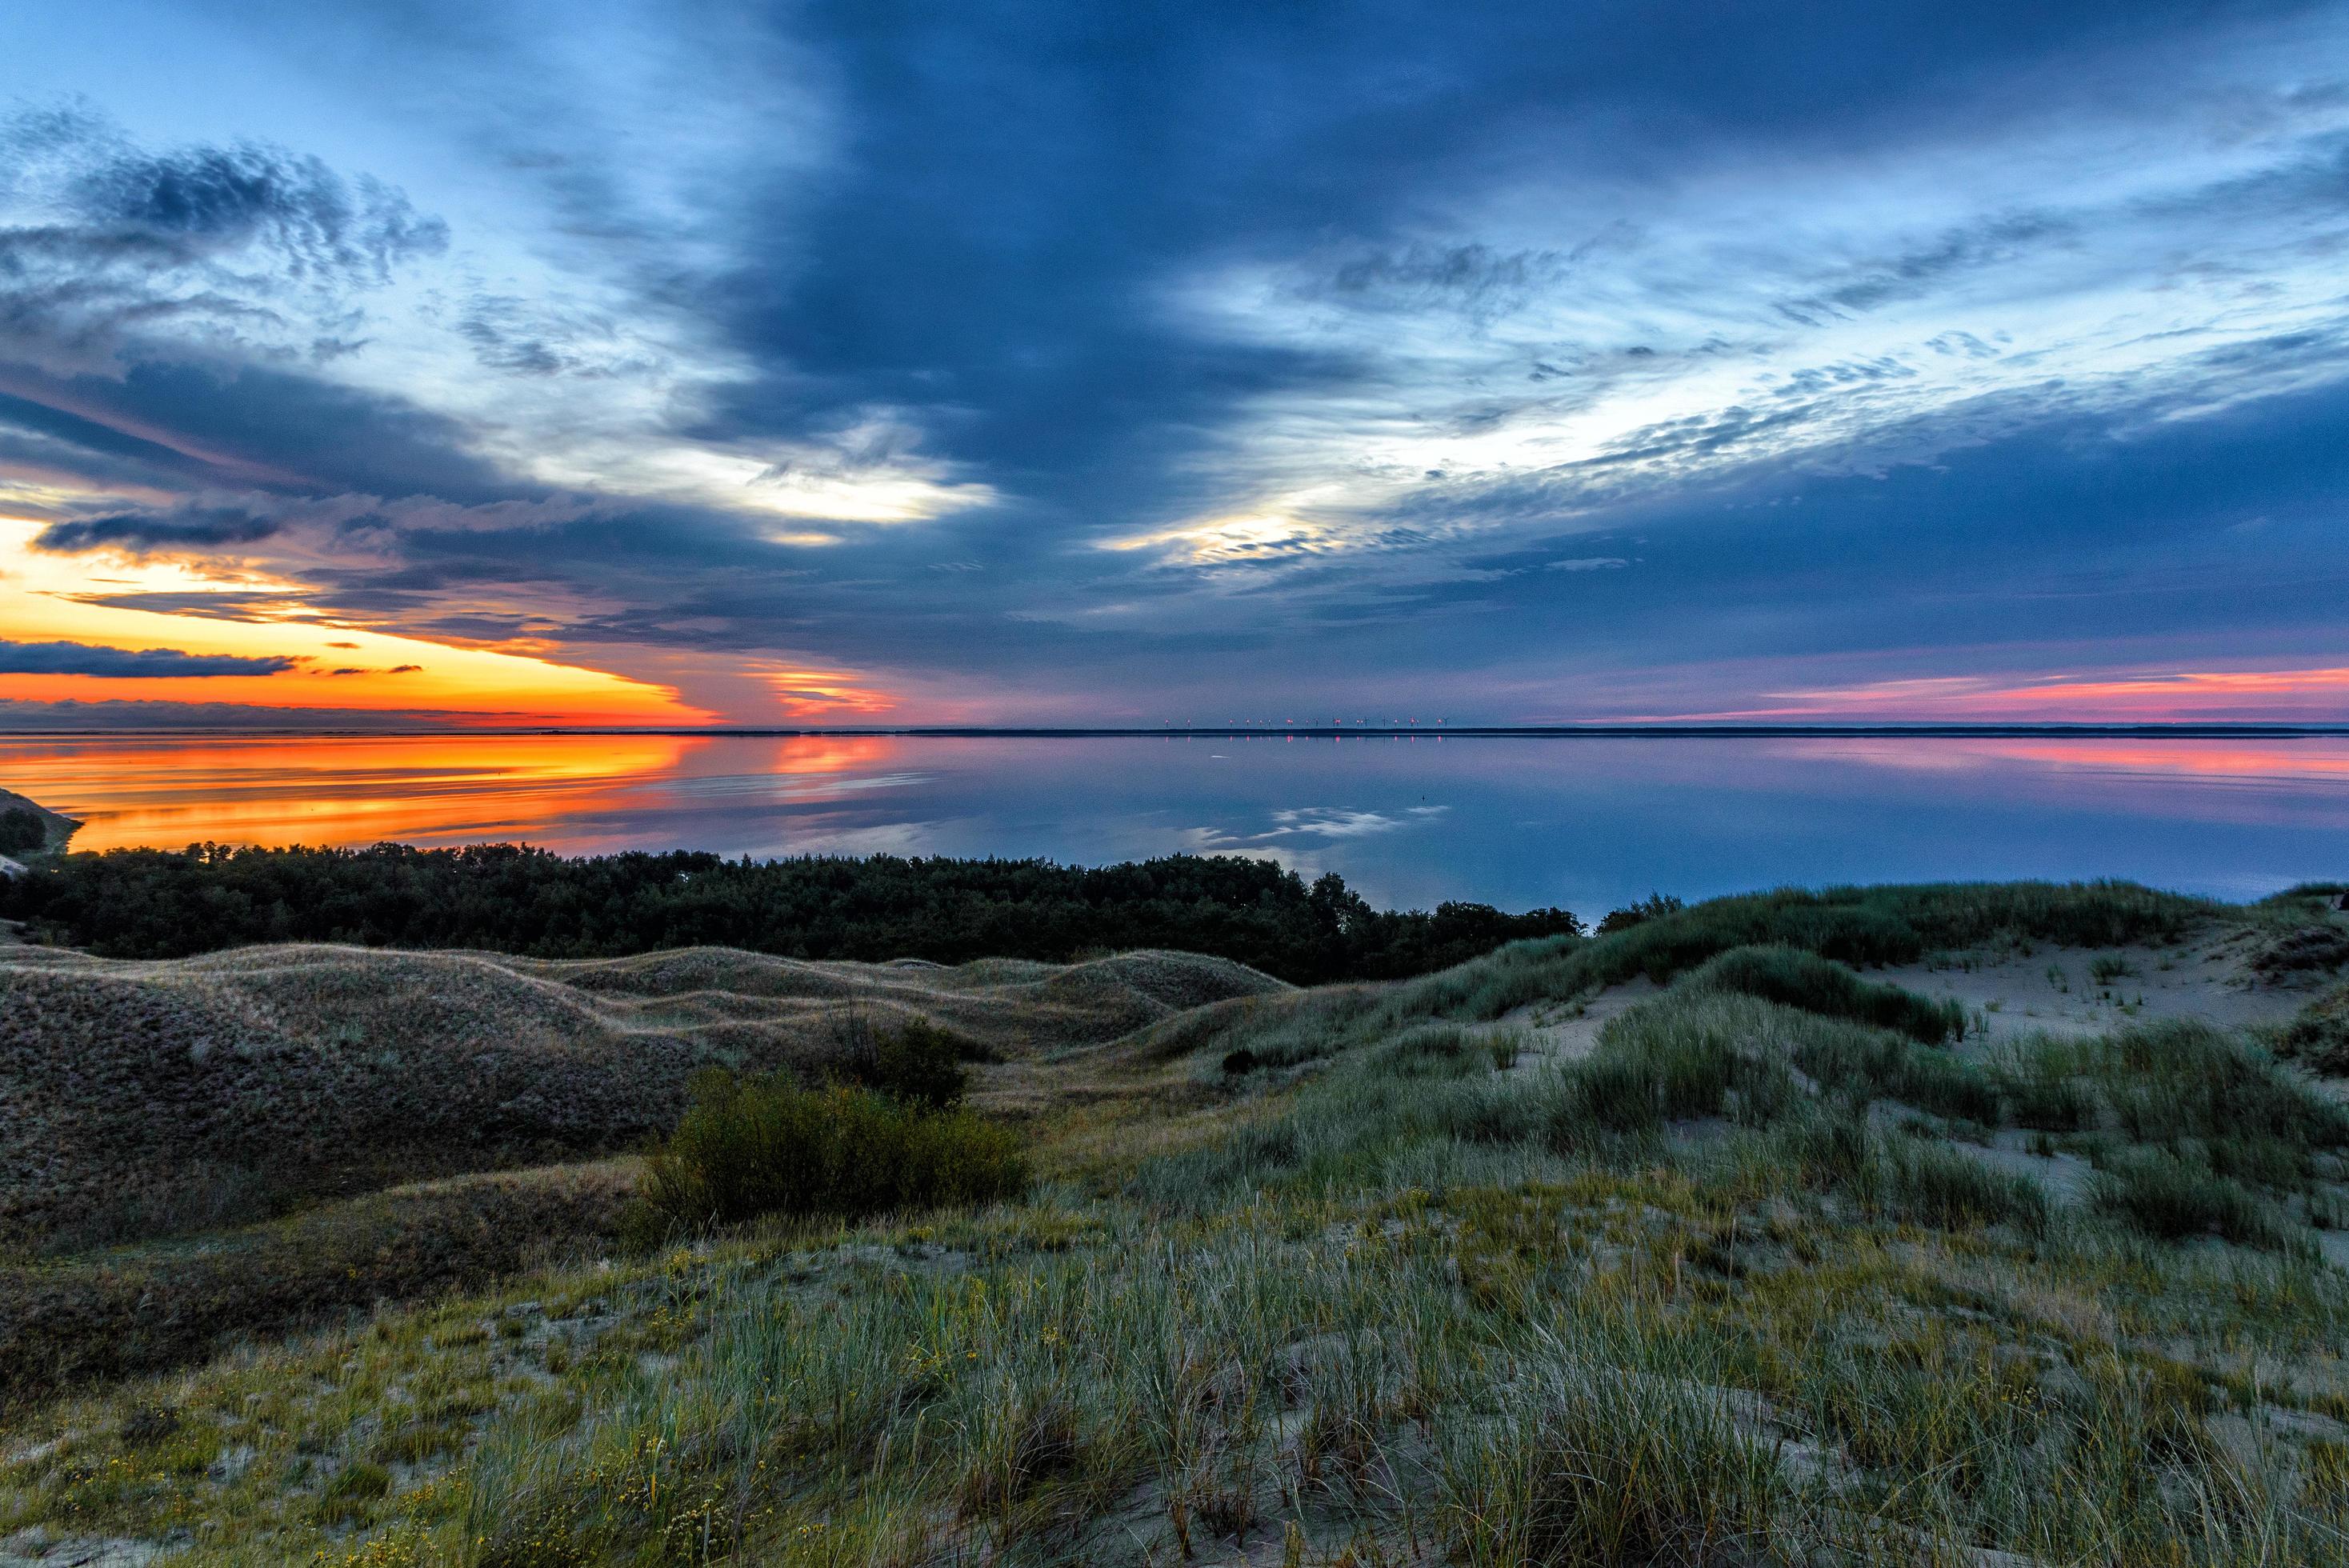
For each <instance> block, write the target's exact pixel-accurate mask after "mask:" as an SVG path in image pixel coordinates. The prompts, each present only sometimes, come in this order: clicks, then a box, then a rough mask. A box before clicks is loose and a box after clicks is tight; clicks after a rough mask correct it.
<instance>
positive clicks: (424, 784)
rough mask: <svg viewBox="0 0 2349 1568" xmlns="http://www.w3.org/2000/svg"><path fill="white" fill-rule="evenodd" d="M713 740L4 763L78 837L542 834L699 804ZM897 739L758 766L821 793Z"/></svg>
mask: <svg viewBox="0 0 2349 1568" xmlns="http://www.w3.org/2000/svg"><path fill="white" fill-rule="evenodd" d="M736 744H737V745H739V744H740V743H736ZM711 745H712V743H711V742H710V741H709V740H707V739H704V738H696V737H690V736H657V735H653V736H647V735H618V736H588V735H477V736H464V735H456V736H387V737H383V738H357V737H348V736H296V737H277V738H204V739H201V740H197V741H193V742H191V741H189V740H185V739H179V738H158V739H155V740H151V741H150V740H144V739H137V738H111V737H109V738H73V739H57V740H47V741H18V742H10V743H7V744H6V745H5V749H0V762H5V770H6V776H5V784H6V785H7V787H8V788H9V789H14V790H16V791H17V792H18V793H20V794H24V795H27V796H29V797H31V798H32V799H36V800H38V801H40V802H41V803H42V804H44V805H46V806H49V807H51V808H53V809H55V810H60V811H63V812H65V813H66V814H67V815H68V816H73V817H77V818H79V819H80V820H82V822H83V827H82V829H81V830H80V831H79V832H78V833H76V834H75V835H74V840H73V847H74V848H75V849H76V850H91V851H99V850H111V849H125V848H133V847H138V846H141V845H149V846H160V847H165V848H173V849H176V848H178V847H180V846H181V845H184V844H189V843H194V842H201V841H211V842H218V843H236V844H264V845H282V844H313V845H355V844H373V843H380V842H383V841H398V842H404V843H417V844H458V843H480V842H499V841H502V842H538V841H542V840H543V838H544V837H546V836H547V834H548V832H549V830H550V829H552V828H553V827H554V826H555V825H556V824H557V823H558V822H574V823H575V822H577V821H579V820H583V819H590V820H592V819H595V818H599V817H604V818H609V819H612V820H615V821H626V820H634V819H635V818H636V817H639V816H642V815H646V814H649V813H655V812H658V811H661V810H673V809H674V808H675V807H676V806H677V805H678V801H679V799H680V797H681V798H682V799H684V800H685V801H686V802H688V804H689V802H690V800H691V799H692V793H693V784H692V781H693V780H694V779H696V778H697V777H701V776H704V775H703V773H702V771H701V770H703V769H710V768H712V767H714V766H717V765H718V761H719V758H720V755H721V754H719V753H716V752H714V751H713V750H712V749H711ZM901 745H902V743H900V742H897V741H893V740H891V739H888V738H880V737H840V738H793V739H789V740H777V741H773V742H769V743H766V744H765V745H764V746H763V747H762V748H761V750H760V751H759V752H758V753H757V757H758V761H759V767H758V769H757V771H756V772H755V773H754V774H751V775H750V776H749V777H750V778H751V779H771V780H774V781H775V782H774V789H775V792H776V793H777V794H779V795H788V796H792V797H793V798H807V797H810V796H814V797H819V798H820V797H822V796H823V795H824V794H825V793H826V792H827V789H829V788H840V787H843V786H827V785H826V782H825V781H826V780H827V779H846V778H848V777H849V776H854V775H857V774H859V773H869V772H872V771H874V770H878V769H887V768H890V767H893V766H896V765H898V764H899V763H900V762H901V761H902V758H900V756H899V751H898V748H900V746H901ZM736 755H737V756H739V755H740V754H739V753H737V754H736ZM728 777H729V780H730V782H731V781H732V780H733V779H735V778H737V777H740V776H737V775H729V776H728ZM629 838H630V835H629V834H628V833H626V832H625V831H624V832H621V833H619V834H618V835H617V837H616V840H615V842H614V844H613V846H612V847H619V845H620V843H622V842H625V841H628V840H629Z"/></svg>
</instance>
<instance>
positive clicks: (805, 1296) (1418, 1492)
mask: <svg viewBox="0 0 2349 1568" xmlns="http://www.w3.org/2000/svg"><path fill="white" fill-rule="evenodd" d="M2337 925H2338V923H2337V922H2335V921H2334V920H2333V917H2332V916H2331V915H2330V914H2328V913H2325V912H2323V910H2321V909H2320V908H2318V907H2317V906H2316V905H2315V904H2314V903H2313V901H2311V900H2306V899H2294V898H2283V899H2279V900H2276V901H2271V903H2268V904H2265V905H2261V906H2251V907H2248V908H2240V907H2232V906H2223V905H2213V904H2209V903H2202V902H2199V901H2192V900H2183V899H2173V898H2169V897H2168V896H2166V895H2161V894H2158V893H2152V892H2147V891H2145V890H2142V889H2134V888H2127V887H2110V886H2100V887H2086V888H2068V889H2067V888H2053V887H2030V886H2025V887H2016V888H1988V887H1985V888H1930V889H1874V890H1851V891H1847V892H1832V893H1827V894H1808V893H1783V894H1772V895H1758V896H1756V897H1754V898H1751V899H1741V900H1725V901H1719V902H1718V903H1713V904H1703V905H1698V906H1696V907H1694V908H1692V909H1689V910H1687V911H1684V912H1681V913H1675V914H1671V915H1667V916H1664V917H1662V918H1660V919H1657V920H1653V921H1650V922H1647V923H1643V924H1641V925H1638V926H1634V927H1632V928H1631V929H1630V930H1626V931H1621V932H1619V933H1616V934H1611V935H1609V936H1607V937H1604V938H1599V939H1595V940H1590V941H1581V942H1578V941H1573V940H1546V941H1541V942H1535V943H1526V944H1516V945H1514V946H1510V947H1506V948H1504V949H1502V950H1500V951H1497V952H1495V953H1493V954H1489V955H1487V956H1485V957H1484V958H1481V959H1478V960H1475V961H1474V962H1472V963H1469V964H1466V965H1461V966H1459V967H1457V968H1454V969H1453V970H1449V971H1446V972H1444V973H1442V974H1439V975H1430V976H1426V977H1423V978H1421V979H1418V980H1413V981H1406V982H1402V983H1399V984H1392V985H1351V986H1339V987H1327V988H1322V989H1318V990H1311V991H1295V990H1289V989H1286V988H1279V987H1274V986H1264V987H1260V988H1258V989H1256V990H1254V991H1250V992H1247V993H1245V994H1234V995H1225V996H1222V997H1219V998H1215V997H1206V996H1200V997H1198V998H1196V1000H1197V1001H1198V1002H1199V1004H1200V1005H1198V1006H1191V1007H1185V1008H1180V1009H1176V1008H1173V1007H1169V1008H1167V1010H1165V1011H1164V1013H1163V1014H1162V1015H1161V1016H1157V1017H1155V1018H1154V1019H1151V1020H1148V1021H1145V1022H1143V1023H1142V1024H1140V1025H1139V1026H1135V1027H1132V1028H1129V1029H1125V1030H1123V1031H1120V1032H1118V1033H1116V1034H1115V1035H1114V1036H1113V1037H1109V1036H1104V1037H1099V1038H1096V1039H1092V1040H1085V1039H1081V1038H1077V1037H1073V1036H1071V1037H1066V1038H1063V1039H1061V1040H1059V1041H1056V1042H1054V1043H1051V1044H1050V1045H1047V1046H1043V1047H1039V1048H1034V1049H1024V1050H1007V1051H1005V1052H1004V1054H1005V1055H1007V1057H1009V1059H1007V1060H1004V1061H1002V1062H999V1063H996V1064H991V1065H987V1066H983V1067H981V1068H979V1069H978V1090H977V1092H976V1093H975V1095H974V1097H973V1101H972V1103H973V1104H974V1106H976V1107H977V1108H978V1109H980V1110H981V1111H991V1112H994V1113H997V1114H1002V1113H1006V1112H1016V1113H1017V1115H1018V1116H1019V1122H1018V1125H1019V1127H1021V1128H1022V1129H1023V1130H1024V1131H1025V1132H1026V1134H1027V1136H1028V1138H1029V1140H1030V1154H1031V1157H1032V1160H1033V1161H1034V1163H1035V1165H1036V1167H1037V1168H1038V1170H1039V1171H1040V1174H1041V1175H1042V1177H1043V1180H1042V1181H1040V1184H1039V1185H1038V1186H1037V1187H1036V1188H1035V1189H1034V1190H1033V1191H1031V1192H1030V1195H1029V1196H1028V1197H1027V1198H1025V1199H1024V1200H1023V1201H1021V1202H1016V1203H1003V1204H995V1205H991V1206H987V1207H982V1208H976V1209H961V1210H952V1211H945V1212H935V1213H928V1214H911V1215H902V1216H895V1217H883V1218H879V1219H874V1220H865V1221H859V1222H843V1221H841V1220H837V1219H834V1220H823V1219H814V1218H809V1219H800V1220H792V1221H779V1222H770V1223H767V1224H765V1225H763V1226H757V1225H754V1226H751V1227H749V1228H747V1229H738V1230H733V1231H726V1232H719V1233H712V1234H710V1235H708V1236H706V1237H703V1238H701V1239H698V1240H693V1241H690V1242H688V1243H685V1244H675V1245H669V1246H665V1247H663V1248H662V1249H660V1250H659V1251H658V1252H657V1253H648V1254H629V1253H619V1252H610V1253H605V1255H604V1256H602V1257H601V1258H594V1257H591V1258H589V1259H586V1260H585V1261H582V1262H577V1263H568V1264H565V1263H556V1264H551V1265H549V1266H547V1267H545V1268H543V1269H542V1270H540V1271H538V1272H535V1273H532V1274H525V1275H523V1276H521V1277H517V1278H513V1279H511V1280H509V1281H508V1282H507V1283H505V1284H502V1285H501V1286H498V1287H496V1288H493V1289H491V1290H488V1291H475V1292H473V1293H472V1294H461V1295H451V1296H449V1297H446V1298H444V1299H440V1300H438V1301H435V1302H431V1303H429V1304H424V1305H417V1306H412V1307H386V1308H384V1309H382V1310H381V1311H379V1312H378V1314H377V1315H375V1316H373V1317H372V1318H371V1319H369V1320H368V1321H367V1322H365V1323H361V1324H357V1325H354V1326H350V1327H348V1328H344V1329H338V1330H336V1331H333V1332H329V1333H326V1334H324V1335H321V1336H316V1337H312V1338H307V1339H297V1340H295V1341H292V1342H289V1343H286V1344H285V1345H283V1346H260V1347H256V1348H254V1349H252V1350H248V1351H244V1352H241V1353H238V1354H236V1355H233V1356H231V1357H226V1358H224V1359H222V1360H220V1361H217V1362H214V1363H213V1364H212V1365H209V1366H205V1367H198V1368H194V1369H191V1370H189V1371H186V1372H181V1373H178V1374H174V1375H171V1376H169V1377H162V1378H156V1379H145V1380H132V1381H129V1382H125V1383H121V1384H119V1385H117V1386H114V1387H108V1388H105V1389H101V1390H97V1391H93V1392H91V1393H88V1394H87V1395H84V1396H80V1397H78V1398H72V1399H67V1400H64V1401H61V1402H54V1403H51V1404H48V1405H46V1406H43V1407H41V1408H37V1409H34V1410H30V1411H27V1412H26V1413H25V1414H23V1415H22V1416H21V1417H19V1418H17V1419H16V1422H15V1423H14V1425H13V1427H12V1429H10V1430H9V1432H8V1435H7V1436H6V1437H5V1438H0V1533H5V1532H6V1531H7V1530H10V1529H20V1530H26V1531H32V1532H40V1539H42V1540H44V1541H48V1542H66V1541H72V1542H97V1541H105V1540H113V1541H127V1542H150V1543H166V1544H172V1545H175V1546H177V1547H179V1548H181V1549H182V1550H183V1551H184V1553H185V1554H186V1555H185V1558H184V1560H186V1561H190V1562H202V1563H282V1562H288V1561H306V1560H316V1561H323V1562H327V1563H381V1564H392V1563H461V1564H469V1565H471V1564H478V1565H490V1564H499V1565H506V1568H523V1565H552V1564H584V1563H705V1562H718V1561H740V1562H758V1563H785V1564H814V1563H824V1564H850V1563H855V1564H875V1563H895V1564H907V1565H911V1564H916V1563H950V1562H956V1563H971V1562H1001V1563H1037V1564H1061V1563H1129V1562H1130V1563H1175V1562H1180V1561H1186V1560H1187V1561H1196V1562H1221V1563H1237V1562H1249V1563H1283V1564H1290V1563H1294V1564H1299V1565H1302V1564H1306V1563H1315V1564H1337V1563H1348V1564H1353V1565H1357V1568H1367V1565H1368V1564H1371V1563H1469V1564H1475V1565H1479V1568H1483V1565H1490V1568H1502V1565H1505V1564H1506V1565H1517V1564H1528V1563H1539V1564H1591V1565H1594V1568H1595V1565H1598V1564H1602V1563H1780V1562H1783V1563H1968V1564H1975V1565H1978V1568H1990V1565H1991V1564H2000V1565H2002V1568H2013V1564H2015V1563H2119V1564H2132V1565H2133V1564H2139V1563H2143V1564H2148V1565H2150V1564H2157V1563H2158V1564H2203V1563H2210V1564H2230V1565H2231V1564H2242V1565H2246V1568H2248V1565H2250V1564H2253V1563H2288V1562H2322V1561H2338V1560H2341V1558H2342V1557H2343V1555H2344V1542H2349V1361H2344V1355H2343V1349H2342V1347H2343V1346H2344V1329H2349V1274H2344V1273H2343V1272H2342V1270H2341V1269H2340V1268H2339V1267H2337V1266H2335V1265H2334V1264H2333V1263H2331V1262H2329V1261H2327V1260H2328V1255H2329V1254H2330V1253H2332V1251H2333V1248H2332V1243H2331V1242H2330V1239H2329V1238H2330V1237H2331V1236H2332V1235H2333V1233H2334V1227H2335V1226H2336V1224H2337V1222H2338V1218H2339V1216H2340V1215H2341V1214H2342V1213H2343V1212H2344V1211H2343V1209H2342V1207H2341V1205H2342V1202H2343V1199H2344V1177H2349V1166H2344V1159H2345V1158H2349V1114H2344V1110H2343V1109H2342V1102H2341V1099H2339V1097H2338V1095H2337V1093H2336V1090H2335V1088H2334V1087H2333V1086H2330V1085H2328V1084H2326V1083H2325V1082H2323V1081H2321V1080H2318V1079H2316V1078H2311V1077H2309V1076H2307V1075H2306V1074H2305V1072H2304V1071H2303V1070H2302V1069H2301V1068H2297V1067H2295V1066H2293V1065H2292V1064H2290V1063H2288V1062H2280V1061H2279V1060H2278V1059H2277V1058H2276V1057H2274V1056H2273V1055H2271V1053H2270V1051H2269V1050H2268V1049H2267V1048H2266V1045H2265V1044H2264V1043H2263V1042H2262V1041H2261V1039H2259V1038H2256V1037H2251V1036H2247V1035H2244V1034H2240V1033H2237V1032H2233V1031H2230V1030H2225V1029H2221V1028H2218V1027H2215V1026H2210V1025H2208V1024H2205V1023H2199V1022H2195V1021H2192V1020H2168V1021H2160V1020H2153V1019H2142V1020H2139V1019H2125V1020H2124V1021H2122V1022H2121V1023H2120V1024H2119V1025H2118V1026H2116V1027H2115V1028H2113V1029H2111V1030H2109V1031H2107V1032H2105V1033H2103V1034H2098V1035H2095V1036H2089V1037H2057V1036H2054V1035H2042V1034H2033V1033H2030V1032H2028V1031H2024V1032H2022V1033H2018V1034H2013V1035H2009V1036H2003V1037H2001V1038H2000V1039H1999V1040H1998V1041H1997V1042H1996V1043H1995V1044H1992V1043H1989V1042H1987V1041H1986V1040H1984V1039H1983V1038H1982V1036H1981V1035H1980V1033H1979V1030H1978V1029H1977V1028H1976V1027H1975V1026H1977V1025H1978V1024H1979V1022H1980V1020H1978V1019H1970V1020H1965V1021H1964V1024H1965V1029H1964V1032H1963V1033H1962V1034H1961V1035H1958V1036H1956V1037H1954V1038H1953V1043H1951V1044H1929V1043H1927V1041H1928V1037H1932V1038H1943V1037H1944V1036H1943V1035H1942V1033H1941V1029H1940V1018H1941V1017H1942V1015H1941V1014H1940V1012H1939V1011H1938V1005H1937V1004H1934V1003H1932V1002H1931V1001H1930V998H1927V997H1924V996H1921V995H1907V996H1906V998H1905V999H1904V997H1903V996H1902V995H1893V994H1889V993H1892V992H1893V991H1895V990H1896V988H1894V987H1889V986H1887V985H1884V984H1883V983H1882V982H1881V981H1878V980H1871V979H1867V978H1865V977H1862V976H1860V975H1854V974H1851V973H1848V972H1846V971H1842V970H1835V969H1831V968H1822V967H1820V965H1819V962H1818V961H1827V962H1834V963H1846V964H1849V963H1868V962H1914V961H1915V960H1917V959H1919V958H1920V957H1924V956H1927V955H1930V954H1934V953H1949V954H1951V955H1952V961H1956V959H1957V957H1958V956H1959V951H1960V950H1961V949H1976V948H1981V947H1984V946H1992V947H1997V948H1999V949H2001V950H2002V951H2013V950H2022V949H2031V948H2054V947H2061V946H2094V947H2097V948H2116V947H2128V948H2131V949H2132V950H2134V949H2136V948H2137V947H2145V948H2146V950H2147V953H2148V954H2150V953H2153V952H2159V951H2162V950H2163V949H2164V948H2165V947H2166V946H2167V944H2178V943H2183V942H2186V941H2189V940H2192V939H2195V938H2197V937H2198V935H2199V934H2205V933H2208V932H2209V931H2210V930H2211V929H2213V928H2214V927H2225V928H2226V929H2228V930H2229V931H2230V932H2235V933H2239V934H2241V935H2242V936H2243V938H2244V940H2245V941H2246V942H2247V943H2248V944H2250V950H2251V952H2252V953H2254V954H2257V953H2263V952H2267V951H2271V950H2272V949H2274V948H2276V947H2278V946H2289V947H2290V950H2291V951H2294V952H2304V951H2311V950H2313V942H2312V940H2311V937H2310V934H2311V933H2317V934H2322V933H2323V932H2326V931H2330V930H2333V929H2335V928H2336V927H2337ZM1633 981H1637V982H1638V983H1639V984H1640V985H1642V986H1647V985H1661V987H1662V988H1661V989H1660V990H1656V991H1654V992H1652V993H1650V992H1647V991H1645V990H1640V991H1636V992H1634V993H1632V994H1633V995H1636V996H1638V997H1640V998H1642V999H1639V1000H1636V1001H1635V1002H1634V1003H1633V1004H1632V1005H1630V1006H1626V1007H1622V1008H1620V1009H1619V1010H1618V1011H1615V1012H1613V1013H1611V1014H1610V1015H1609V1016H1607V1021H1606V1022H1605V1023H1604V1024H1603V1025H1601V1026H1598V1027H1597V1028H1596V1029H1595V1030H1590V1031H1588V1032H1587V1035H1588V1037H1587V1038H1585V1037H1572V1038H1574V1039H1576V1040H1578V1041H1579V1042H1580V1043H1578V1044H1576V1045H1574V1046H1572V1047H1570V1048H1569V1047H1567V1046H1563V1045H1559V1044H1557V1041H1559V1040H1562V1039H1567V1038H1568V1036H1566V1035H1560V1034H1558V1033H1557V1032H1556V1031H1557V1025H1556V1024H1554V1023H1551V1022H1547V1021H1546V1020H1548V1019H1551V1018H1553V1017H1554V1016H1557V1011H1556V1010H1559V1009H1563V1010H1564V1011H1565V1012H1566V1013H1569V1014H1570V1013H1571V1011H1572V1010H1573V1009H1574V1008H1576V1007H1578V1006H1582V1005H1584V1004H1586V1003H1590V1002H1593V1001H1595V1000H1596V999H1597V998H1599V997H1600V996H1601V995H1604V994H1605V993H1606V991H1607V989H1608V988H1609V987H1614V986H1619V985H1624V984H1625V983H1627V982H1633ZM2245 983H2247V984H2258V983H2261V982H2259V981H2258V980H2257V970H2256V965H2255V964H2251V963H2247V964H2246V965H2245ZM2292 995H2295V996H2297V995H2299V993H2292ZM2320 1006H2321V1004H2320ZM1546 1031H1547V1032H1546ZM27 1539H29V1537H27ZM1999 1553H2004V1554H2006V1555H2004V1556H2001V1555H1997V1554H1999Z"/></svg>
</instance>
